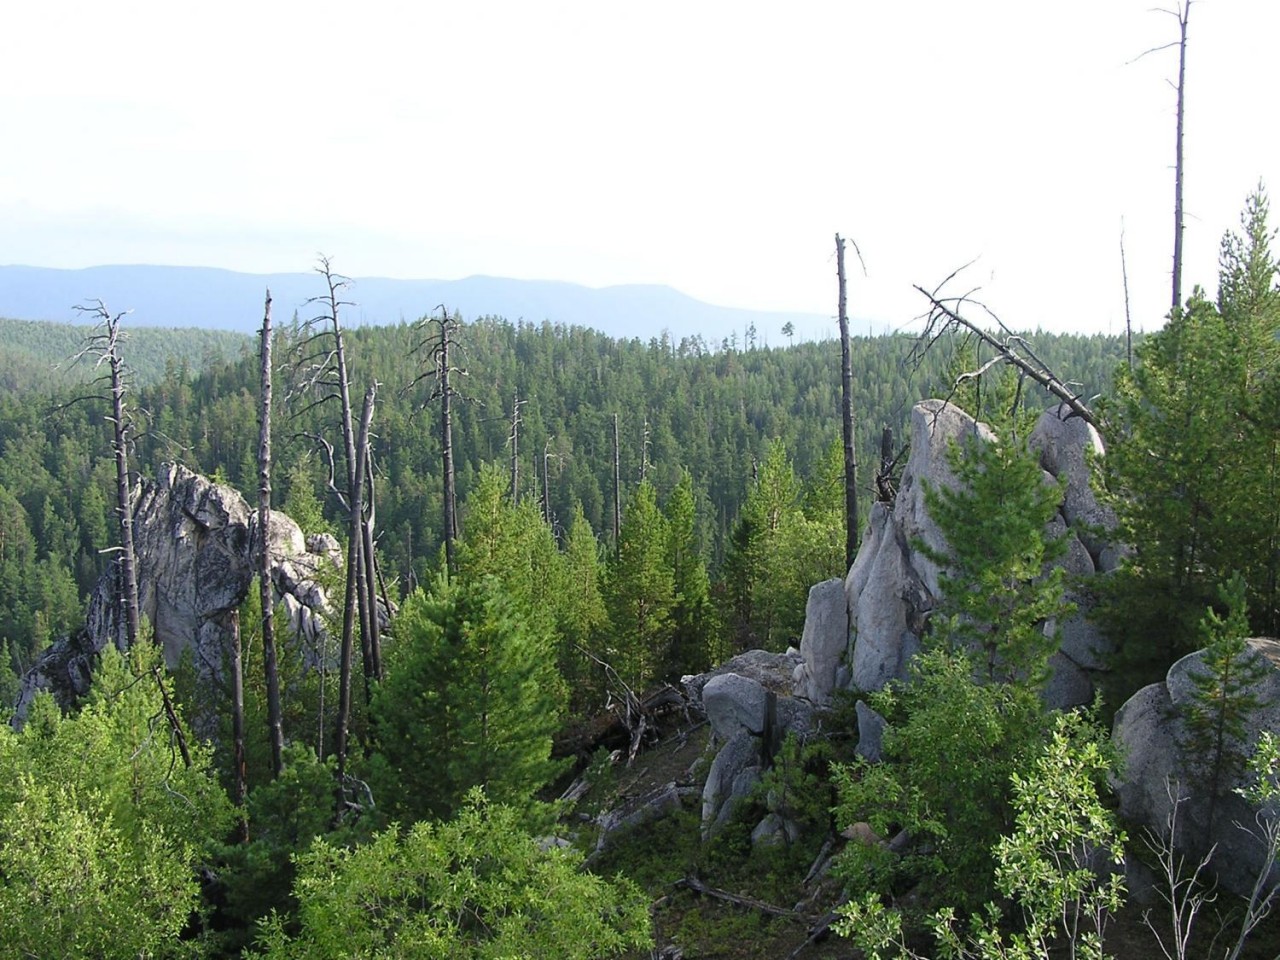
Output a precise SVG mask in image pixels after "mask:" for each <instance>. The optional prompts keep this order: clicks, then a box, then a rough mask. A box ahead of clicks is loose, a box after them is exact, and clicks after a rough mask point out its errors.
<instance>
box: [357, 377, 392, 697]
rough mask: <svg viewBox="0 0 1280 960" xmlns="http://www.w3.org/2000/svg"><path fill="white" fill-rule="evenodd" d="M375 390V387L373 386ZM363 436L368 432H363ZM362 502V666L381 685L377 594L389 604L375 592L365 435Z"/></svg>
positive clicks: (369, 446)
mask: <svg viewBox="0 0 1280 960" xmlns="http://www.w3.org/2000/svg"><path fill="white" fill-rule="evenodd" d="M374 386H375V387H376V386H377V384H374ZM365 432H366V434H367V432H368V431H365ZM364 463H365V471H364V502H365V511H364V515H363V518H362V520H361V524H360V528H361V534H362V537H363V541H362V543H361V547H362V556H363V558H364V561H365V562H364V563H363V564H362V566H363V568H364V582H363V588H364V592H365V602H364V606H365V610H367V611H368V620H369V624H368V626H369V640H368V649H369V662H368V664H367V665H366V668H365V669H366V675H372V677H373V679H374V680H376V681H377V682H378V683H381V682H382V624H381V623H380V622H379V620H378V594H379V592H381V594H382V603H383V607H384V608H385V609H386V611H387V613H388V614H390V613H391V603H390V601H389V599H388V598H387V591H386V587H385V585H384V586H383V587H382V590H381V591H379V589H378V582H379V578H380V576H381V573H380V571H379V569H378V552H377V538H376V537H375V536H374V533H373V530H374V525H375V524H376V523H377V519H378V507H377V498H376V497H375V496H374V485H373V443H372V441H371V440H370V438H369V437H368V436H367V435H366V437H365V442H364Z"/></svg>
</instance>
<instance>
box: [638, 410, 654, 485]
mask: <svg viewBox="0 0 1280 960" xmlns="http://www.w3.org/2000/svg"><path fill="white" fill-rule="evenodd" d="M650 446H652V444H651V443H650V442H649V418H648V417H645V418H644V422H643V423H642V424H641V426H640V482H641V483H644V481H645V478H646V477H647V476H648V475H649V447H650Z"/></svg>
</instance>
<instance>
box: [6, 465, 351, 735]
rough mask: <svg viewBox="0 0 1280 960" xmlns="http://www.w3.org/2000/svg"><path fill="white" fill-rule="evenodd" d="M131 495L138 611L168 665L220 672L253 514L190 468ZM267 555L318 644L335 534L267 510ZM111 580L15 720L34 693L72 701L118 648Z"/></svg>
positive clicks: (254, 533) (252, 541) (26, 688)
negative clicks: (187, 657)
mask: <svg viewBox="0 0 1280 960" xmlns="http://www.w3.org/2000/svg"><path fill="white" fill-rule="evenodd" d="M133 499H134V525H133V535H134V550H135V554H136V557H137V577H138V595H139V597H138V598H139V602H140V604H141V608H142V613H143V615H144V616H146V617H147V619H148V620H149V621H150V622H151V625H152V627H153V628H154V631H155V640H156V642H157V643H159V644H160V645H161V647H162V649H163V650H164V656H165V660H166V662H167V663H168V664H169V665H170V666H171V667H172V666H176V665H177V663H178V661H179V660H180V659H181V658H182V656H183V655H184V653H186V652H187V651H190V652H191V653H192V655H193V659H194V662H195V665H196V668H197V669H198V670H199V671H201V672H203V673H206V674H210V673H212V674H216V673H218V672H220V671H221V669H222V665H223V660H224V653H225V651H226V649H227V646H226V645H227V641H228V639H229V637H230V626H231V613H232V611H234V610H236V609H237V608H238V607H239V605H240V603H241V602H242V601H243V600H244V598H245V596H246V594H247V593H248V590H249V585H250V583H251V582H252V580H253V577H254V575H255V573H256V562H255V554H256V552H257V548H258V537H259V531H258V522H257V512H256V511H252V510H250V508H249V506H248V504H247V503H246V502H245V500H244V498H243V497H242V496H240V494H239V493H237V492H236V491H235V490H233V489H232V488H231V487H228V486H225V485H223V484H218V483H214V482H213V481H211V480H209V479H207V478H206V477H203V476H200V475H199V474H197V473H194V472H193V471H191V470H188V469H187V468H186V467H183V466H180V465H177V464H166V465H165V466H163V467H162V469H161V471H160V475H159V476H158V477H157V478H156V479H155V480H154V481H146V482H143V483H141V484H139V485H138V486H137V487H136V488H135V490H134V494H133ZM267 533H268V537H269V539H268V544H267V549H268V556H269V559H270V564H271V578H272V582H273V585H274V587H275V591H276V596H277V597H278V598H280V599H282V600H283V602H284V604H285V607H286V609H287V610H288V613H289V617H290V619H291V621H292V624H291V625H292V626H293V627H295V628H296V631H297V633H298V634H299V635H300V636H301V638H302V639H303V641H304V642H305V641H307V640H308V639H310V640H311V641H312V642H314V641H315V640H316V638H317V637H318V636H319V634H320V632H321V631H322V627H321V623H322V621H323V618H325V617H327V616H328V615H329V614H330V613H331V612H332V611H331V608H330V606H329V599H328V597H327V595H326V594H325V591H324V588H323V587H322V586H321V585H320V580H321V579H323V578H322V577H321V574H322V573H323V572H325V571H329V570H336V569H338V568H339V567H340V564H341V554H340V552H339V551H338V550H337V544H336V542H334V541H333V539H332V538H331V537H329V538H320V539H317V540H313V541H312V542H311V545H312V546H314V548H315V549H314V551H313V550H311V549H309V544H308V542H307V539H306V538H305V537H304V536H303V533H302V531H301V530H300V529H299V528H298V525H297V524H296V523H294V522H293V520H292V519H290V518H289V517H288V516H286V515H285V514H283V513H279V512H274V511H273V512H272V513H271V516H270V521H269V523H268V529H267ZM116 579H117V578H116V577H115V576H114V575H113V574H108V575H107V576H104V577H103V578H102V579H101V580H99V581H98V584H97V586H96V588H95V589H94V592H93V595H92V597H91V598H90V601H89V607H88V612H87V614H86V617H85V627H84V629H83V630H81V631H79V632H77V634H75V635H74V636H72V637H68V638H62V639H60V640H58V641H57V642H55V643H54V644H53V645H52V646H51V647H50V648H49V649H48V650H47V651H45V653H44V654H43V655H42V656H41V658H40V659H39V660H38V661H37V662H36V663H35V664H34V665H33V666H32V668H31V669H30V670H29V671H28V672H27V675H26V676H25V677H24V678H23V690H22V694H21V697H20V699H19V702H18V709H17V712H16V713H17V716H18V717H19V718H21V717H23V716H25V714H26V709H27V707H28V706H29V704H30V702H31V699H32V697H33V696H34V695H35V693H36V691H37V690H41V689H49V690H52V691H53V693H54V695H55V696H56V697H57V699H58V700H59V702H61V703H63V704H69V703H71V702H72V701H74V699H75V698H76V697H78V696H81V695H83V694H84V693H85V692H86V690H87V689H88V682H89V677H90V674H91V672H92V663H93V659H94V657H95V656H96V655H97V654H98V653H99V652H100V651H101V650H102V649H103V647H104V646H106V645H107V644H108V643H114V644H116V645H117V646H120V647H123V645H124V638H125V629H124V628H125V624H124V617H123V607H122V605H121V603H120V601H119V599H118V597H119V595H118V592H117V585H116Z"/></svg>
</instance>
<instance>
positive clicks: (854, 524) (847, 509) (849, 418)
mask: <svg viewBox="0 0 1280 960" xmlns="http://www.w3.org/2000/svg"><path fill="white" fill-rule="evenodd" d="M844 245H845V241H844V240H843V239H842V238H841V236H840V234H838V233H837V234H836V279H837V281H838V283H839V288H840V292H839V302H838V311H837V320H838V322H839V324H840V429H841V431H842V432H843V435H844V521H845V537H844V563H845V569H848V568H849V567H851V566H853V559H854V557H856V556H857V555H858V536H859V534H860V533H861V531H860V530H859V529H858V452H857V443H856V440H855V435H856V427H857V419H856V417H855V415H854V409H853V354H852V346H851V344H850V343H849V311H848V296H847V294H846V290H845V287H846V280H845V271H844ZM857 249H858V247H857V244H854V250H855V251H856V250H857ZM858 258H859V259H861V258H862V254H861V253H859V254H858Z"/></svg>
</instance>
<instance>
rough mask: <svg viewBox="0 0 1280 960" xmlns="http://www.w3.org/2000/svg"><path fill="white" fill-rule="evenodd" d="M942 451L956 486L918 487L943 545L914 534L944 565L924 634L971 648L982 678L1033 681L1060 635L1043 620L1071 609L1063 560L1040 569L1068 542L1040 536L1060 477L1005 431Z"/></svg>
mask: <svg viewBox="0 0 1280 960" xmlns="http://www.w3.org/2000/svg"><path fill="white" fill-rule="evenodd" d="M947 459H948V463H949V464H950V465H951V469H952V471H953V472H954V473H955V476H956V479H957V481H958V486H956V487H954V488H953V487H947V486H943V487H936V488H935V487H932V486H929V487H926V488H925V503H926V505H927V507H928V510H929V515H930V516H931V517H932V518H933V520H934V522H935V523H937V525H938V527H939V529H940V530H941V531H942V534H943V536H944V537H945V538H946V541H947V549H946V551H945V552H939V551H936V550H932V549H930V548H929V547H928V546H927V545H925V544H922V543H921V544H917V547H918V548H919V549H921V550H922V551H923V552H924V553H925V554H926V555H927V556H928V557H929V558H930V559H932V560H933V561H934V562H935V563H937V564H939V565H940V566H941V567H942V573H941V575H940V577H939V584H940V586H941V588H942V602H941V604H940V607H939V609H938V610H937V611H936V612H935V613H934V621H933V628H932V636H933V637H934V638H936V639H938V640H940V641H942V642H944V643H948V644H950V645H953V646H957V645H958V646H961V647H968V648H971V649H974V650H976V651H977V652H978V653H979V655H980V657H981V662H982V667H983V671H984V673H985V674H986V676H987V679H988V680H993V681H994V680H1027V681H1030V682H1031V683H1032V684H1033V685H1039V684H1041V683H1043V681H1044V680H1045V679H1046V678H1047V675H1048V659H1049V656H1050V655H1051V654H1052V653H1053V652H1054V650H1056V649H1057V645H1058V644H1057V637H1056V636H1054V635H1052V634H1048V635H1047V634H1046V631H1045V629H1044V626H1043V624H1044V623H1045V621H1048V620H1053V619H1055V618H1056V619H1058V620H1060V619H1061V618H1063V617H1064V616H1065V615H1067V614H1068V613H1069V612H1070V611H1071V609H1072V608H1071V605H1070V604H1069V603H1067V602H1066V601H1065V600H1064V576H1065V575H1064V573H1063V571H1062V569H1061V568H1060V567H1054V568H1053V569H1052V570H1048V571H1046V566H1047V565H1048V564H1050V563H1051V562H1053V561H1054V560H1056V559H1057V558H1059V557H1061V556H1062V554H1063V552H1064V551H1065V549H1066V545H1065V543H1064V542H1063V540H1062V539H1061V538H1059V539H1056V540H1048V539H1046V537H1045V526H1046V525H1047V524H1048V523H1049V521H1050V520H1051V519H1052V518H1053V517H1054V515H1055V514H1056V513H1057V510H1058V505H1059V504H1060V503H1061V502H1062V487H1061V486H1060V485H1059V484H1050V483H1046V482H1045V481H1044V479H1043V476H1044V475H1043V472H1042V471H1041V469H1040V463H1039V458H1038V457H1037V456H1036V455H1035V454H1034V452H1032V451H1031V450H1029V449H1028V448H1027V447H1026V445H1025V443H1020V442H1019V441H1017V440H1015V439H1013V438H1012V437H1010V438H1008V439H1006V440H1004V441H1002V442H988V443H984V442H982V441H981V440H979V439H978V438H976V437H973V438H969V439H967V440H966V441H965V442H964V443H960V444H955V445H953V446H952V447H951V449H950V450H948V453H947Z"/></svg>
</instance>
